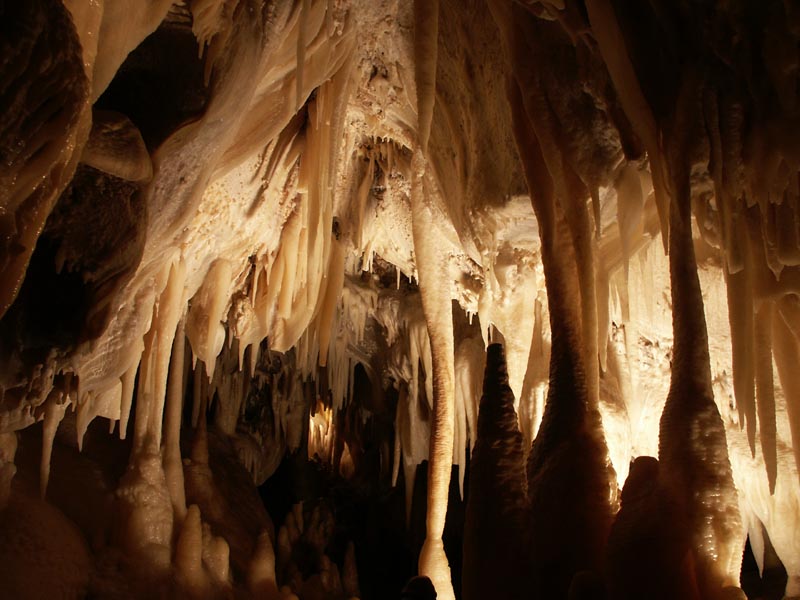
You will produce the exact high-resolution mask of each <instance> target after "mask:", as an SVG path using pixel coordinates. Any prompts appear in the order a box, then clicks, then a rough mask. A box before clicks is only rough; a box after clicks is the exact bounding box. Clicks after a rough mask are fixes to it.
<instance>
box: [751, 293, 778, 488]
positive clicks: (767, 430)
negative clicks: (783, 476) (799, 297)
mask: <svg viewBox="0 0 800 600" xmlns="http://www.w3.org/2000/svg"><path fill="white" fill-rule="evenodd" d="M773 312H774V307H773V304H772V302H765V303H763V304H762V305H761V307H760V308H759V309H758V312H757V313H756V322H755V354H756V361H755V362H756V389H757V392H758V426H759V427H758V429H759V438H760V440H761V452H762V455H763V457H764V466H765V467H766V471H767V480H768V481H769V491H770V493H771V494H774V493H775V480H776V479H777V477H778V451H777V441H776V435H777V431H776V427H777V426H776V423H775V383H774V381H773V376H772V318H773Z"/></svg>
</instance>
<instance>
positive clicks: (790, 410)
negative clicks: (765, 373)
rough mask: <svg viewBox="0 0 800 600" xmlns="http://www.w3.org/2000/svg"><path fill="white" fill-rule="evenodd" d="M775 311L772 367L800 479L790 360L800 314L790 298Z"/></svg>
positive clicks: (798, 396) (799, 418) (799, 432)
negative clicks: (773, 361) (776, 373)
mask: <svg viewBox="0 0 800 600" xmlns="http://www.w3.org/2000/svg"><path fill="white" fill-rule="evenodd" d="M779 307H780V308H779V310H778V311H776V312H775V313H774V314H773V320H772V338H773V340H774V344H775V353H774V356H775V365H776V366H777V368H778V377H780V382H781V388H782V389H783V394H784V397H785V399H786V412H787V414H788V418H789V430H790V433H791V438H792V449H793V450H794V460H795V465H796V467H797V470H798V475H799V476H800V379H799V378H798V377H797V376H796V375H795V372H794V368H795V364H796V363H795V362H794V359H795V357H797V356H798V355H799V354H800V345H799V344H798V338H797V336H798V333H797V332H798V329H797V327H798V326H800V311H798V307H797V299H796V297H793V296H787V297H785V298H783V299H782V300H781V301H780V303H779Z"/></svg>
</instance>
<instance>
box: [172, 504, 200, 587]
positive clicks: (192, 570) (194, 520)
mask: <svg viewBox="0 0 800 600" xmlns="http://www.w3.org/2000/svg"><path fill="white" fill-rule="evenodd" d="M175 570H176V572H177V574H178V576H179V577H180V579H181V583H182V585H183V586H184V587H185V588H186V590H187V592H188V593H189V595H190V596H192V597H199V596H200V595H201V594H202V593H203V591H204V590H203V588H204V586H205V585H206V577H205V574H204V573H203V527H202V521H201V520H200V509H199V508H198V507H197V505H196V504H193V505H191V506H190V507H189V509H188V510H187V512H186V518H185V519H184V520H183V525H182V526H181V532H180V535H179V536H178V541H177V543H176V545H175Z"/></svg>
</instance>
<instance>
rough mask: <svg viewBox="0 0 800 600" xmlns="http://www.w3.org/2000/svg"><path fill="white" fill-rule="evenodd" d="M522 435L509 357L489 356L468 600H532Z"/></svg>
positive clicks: (471, 520) (467, 563) (495, 348)
mask: <svg viewBox="0 0 800 600" xmlns="http://www.w3.org/2000/svg"><path fill="white" fill-rule="evenodd" d="M525 487H526V486H525V465H524V453H523V448H522V434H521V433H520V431H519V428H518V426H517V415H516V412H515V411H514V394H513V392H512V391H511V388H510V387H509V384H508V372H507V368H506V360H505V353H504V351H503V346H501V345H500V344H491V345H490V346H489V348H488V350H487V354H486V371H485V375H484V380H483V396H482V398H481V403H480V410H479V413H478V439H477V441H476V442H475V448H474V450H473V452H472V462H471V463H470V471H469V490H470V494H469V498H468V501H467V514H466V519H465V526H464V562H463V567H462V568H463V577H462V581H463V583H462V590H463V597H464V599H465V600H473V599H475V600H477V599H483V598H504V599H508V600H512V599H514V598H529V597H530V589H531V585H530V583H531V582H530V581H529V580H528V576H529V571H528V562H529V558H528V545H529V539H528V536H527V528H528V521H529V519H528V510H527V498H526V490H525Z"/></svg>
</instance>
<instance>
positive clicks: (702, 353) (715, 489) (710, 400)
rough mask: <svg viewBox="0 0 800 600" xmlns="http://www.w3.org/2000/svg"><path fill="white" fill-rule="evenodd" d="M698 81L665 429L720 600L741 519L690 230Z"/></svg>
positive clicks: (679, 121)
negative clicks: (714, 387)
mask: <svg viewBox="0 0 800 600" xmlns="http://www.w3.org/2000/svg"><path fill="white" fill-rule="evenodd" d="M696 86H697V82H696V80H694V79H693V78H690V77H687V78H686V80H685V81H684V85H683V90H682V94H681V97H680V101H679V103H678V106H677V108H676V115H677V116H676V117H675V120H674V122H673V123H672V127H673V131H674V132H675V134H676V135H675V137H674V138H672V141H673V144H674V145H673V146H672V147H671V154H670V161H669V164H670V168H671V175H672V182H673V189H674V198H673V199H672V203H671V213H670V217H671V218H670V234H669V238H670V239H669V249H670V253H669V254H670V256H669V264H670V282H671V294H672V328H673V336H674V345H673V354H672V370H671V379H670V388H669V394H668V395H667V401H666V404H665V406H664V411H663V413H662V416H661V422H660V428H659V449H658V451H659V461H660V463H661V465H662V469H661V471H662V472H663V473H664V476H665V482H666V485H667V487H668V489H670V491H671V492H672V494H673V495H674V496H675V497H676V498H677V499H678V503H679V506H680V508H681V510H683V511H685V514H686V516H687V519H688V522H689V524H690V527H691V533H692V546H693V549H694V561H695V568H696V572H697V579H698V584H699V588H700V590H701V593H702V595H703V597H706V598H716V597H719V596H720V594H721V589H722V588H723V587H725V586H738V582H739V566H740V564H741V529H742V524H741V517H740V515H739V506H738V499H737V493H736V488H735V487H734V485H733V477H732V473H731V465H730V461H729V458H728V446H727V441H726V436H725V427H724V425H723V422H722V419H721V418H720V414H719V411H718V410H717V405H716V404H715V403H714V393H713V390H712V386H711V369H710V358H709V351H708V334H707V329H706V318H705V313H704V309H703V297H702V292H701V289H700V280H699V277H698V274H697V262H696V260H695V253H694V245H693V241H692V227H691V188H690V179H689V164H688V163H689V161H690V159H691V157H692V156H694V155H695V154H693V152H694V151H696V148H695V146H693V144H694V143H696V141H695V140H693V139H692V138H691V137H690V136H691V135H692V134H691V132H692V127H691V125H692V123H693V121H692V119H693V116H694V115H696V114H697V113H696V112H694V110H695V109H696V105H695V102H696V97H697V87H696Z"/></svg>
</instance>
